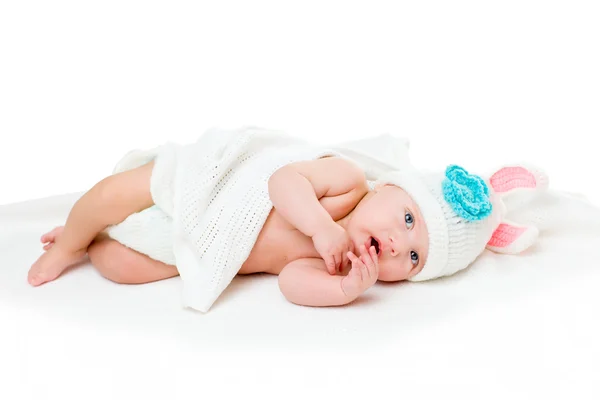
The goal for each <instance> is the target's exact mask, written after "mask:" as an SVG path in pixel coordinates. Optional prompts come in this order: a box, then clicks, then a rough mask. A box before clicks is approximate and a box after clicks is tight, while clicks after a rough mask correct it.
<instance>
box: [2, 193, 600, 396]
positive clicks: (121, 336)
mask: <svg viewBox="0 0 600 400" xmlns="http://www.w3.org/2000/svg"><path fill="white" fill-rule="evenodd" d="M80 195H81V194H80V193H75V194H70V195H65V196H58V197H52V198H48V199H41V200H35V201H30V202H26V203H18V204H12V205H6V206H2V207H0V317H1V319H2V329H0V354H1V357H0V360H1V361H0V366H1V367H0V377H2V378H1V379H2V384H0V399H25V398H44V399H54V398H56V399H58V398H61V399H68V398H86V399H96V398H98V399H100V398H103V399H104V398H111V399H120V398H123V399H125V398H139V399H145V398H161V399H167V398H168V399H176V398H190V399H191V398H195V399H197V398H203V395H204V394H206V393H207V392H208V391H209V390H217V392H218V393H220V394H223V395H225V394H233V395H236V394H238V395H241V394H248V393H257V394H259V395H260V396H261V398H309V397H308V396H310V398H315V399H318V398H325V397H326V396H328V398H366V397H375V396H377V397H376V398H400V397H402V396H408V397H411V398H433V397H435V398H463V399H464V398H485V399H496V398H498V399H501V398H502V399H505V398H511V399H515V398H516V399H525V398H577V399H593V398H599V397H598V396H599V395H600V390H599V387H598V379H597V377H598V375H599V373H600V361H599V360H600V322H599V320H598V315H599V313H598V312H599V311H600V291H599V290H598V287H599V285H600V266H599V260H600V235H599V233H598V232H600V231H599V230H598V225H597V222H598V221H600V219H598V214H596V215H595V217H594V218H596V220H595V221H592V220H591V219H588V221H592V222H590V223H589V224H587V225H585V226H583V225H575V226H573V224H571V225H569V224H566V223H564V226H563V227H562V229H559V230H557V231H555V232H551V233H550V234H549V233H546V234H545V235H543V236H542V239H541V240H540V242H539V243H538V244H537V245H535V246H534V247H533V248H532V249H531V250H530V251H528V252H527V253H526V254H524V255H520V256H504V255H497V254H491V253H489V252H488V253H485V254H484V256H483V257H481V258H480V259H479V260H478V261H477V262H476V263H475V264H474V265H473V266H472V267H470V268H468V269H467V270H465V271H462V272H460V273H458V274H457V275H455V276H452V277H449V278H444V279H439V280H435V281H429V282H418V283H411V282H404V283H396V284H377V286H376V287H374V288H372V289H371V290H370V291H369V292H368V294H367V295H366V296H365V298H364V299H362V300H360V301H358V302H357V303H355V304H353V305H350V306H347V307H340V308H323V309H317V308H304V307H298V306H295V305H292V304H290V303H287V302H286V301H285V300H284V298H283V297H282V296H281V294H280V293H279V289H278V287H277V280H276V279H277V278H276V277H275V276H268V275H265V276H250V277H237V278H236V279H234V281H233V283H232V284H231V285H230V287H228V288H227V290H226V292H225V293H226V294H227V295H226V296H222V297H221V298H219V299H218V300H217V302H216V303H215V304H214V306H213V308H212V309H211V313H208V314H202V313H199V312H195V311H193V310H190V309H184V308H182V307H181V299H180V284H181V282H180V279H179V278H174V279H171V280H167V281H163V282H157V283H152V284H147V285H140V286H123V285H117V284H114V283H112V282H109V281H107V280H105V279H103V278H102V277H100V276H99V275H98V273H97V272H96V271H95V270H94V269H93V268H91V267H90V266H89V265H85V264H84V265H83V266H81V267H78V268H75V269H73V270H71V271H68V272H67V273H65V274H64V275H63V276H62V277H60V278H59V279H58V280H57V281H55V282H52V283H49V284H47V285H44V286H42V287H39V288H32V287H30V286H28V284H27V282H26V275H27V271H28V269H29V266H30V265H31V263H33V262H34V260H35V259H36V258H37V257H38V256H39V255H40V253H41V251H42V250H41V244H40V243H39V237H40V236H41V234H42V233H44V232H46V231H47V230H49V229H51V228H52V227H54V226H56V225H61V224H63V223H64V221H65V218H66V216H67V214H68V212H69V209H70V207H71V206H72V204H73V203H74V202H75V201H76V199H77V198H78V197H79V196H80ZM573 201H576V200H573ZM576 208H577V209H582V208H581V206H579V205H578V207H576ZM574 209H575V208H574ZM574 209H573V210H574ZM573 210H571V211H573ZM596 211H597V210H596ZM566 220H568V219H566ZM566 220H565V221H566ZM571 220H572V221H575V219H571ZM579 222H581V221H579ZM381 396H383V397H381ZM415 396H416V397H415ZM440 396H443V397H440ZM507 396H510V397H507Z"/></svg>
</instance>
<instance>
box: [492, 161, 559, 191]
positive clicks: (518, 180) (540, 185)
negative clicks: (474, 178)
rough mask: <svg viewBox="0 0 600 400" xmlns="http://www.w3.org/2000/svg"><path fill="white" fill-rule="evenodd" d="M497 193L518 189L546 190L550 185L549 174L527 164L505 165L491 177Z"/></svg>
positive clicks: (493, 187)
mask: <svg viewBox="0 0 600 400" xmlns="http://www.w3.org/2000/svg"><path fill="white" fill-rule="evenodd" d="M489 182H490V185H491V186H492V189H494V191H495V192H496V193H499V194H502V193H509V192H512V191H515V190H517V189H524V190H538V191H541V190H545V189H546V188H547V187H548V175H546V173H545V172H543V171H541V170H540V169H539V168H536V167H529V166H525V165H510V166H504V167H502V168H500V169H499V170H498V171H496V172H495V173H494V174H493V175H492V176H491V177H490V179H489Z"/></svg>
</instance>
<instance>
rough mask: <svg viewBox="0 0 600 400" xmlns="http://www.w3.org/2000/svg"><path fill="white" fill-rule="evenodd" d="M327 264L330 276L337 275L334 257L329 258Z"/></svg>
mask: <svg viewBox="0 0 600 400" xmlns="http://www.w3.org/2000/svg"><path fill="white" fill-rule="evenodd" d="M325 263H326V264H327V271H328V272H329V274H330V275H333V274H335V259H334V258H333V256H327V257H326V260H325Z"/></svg>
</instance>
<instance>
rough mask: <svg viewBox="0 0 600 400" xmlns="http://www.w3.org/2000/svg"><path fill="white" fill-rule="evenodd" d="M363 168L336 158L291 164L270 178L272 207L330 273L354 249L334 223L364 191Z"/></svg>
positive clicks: (335, 270)
mask: <svg viewBox="0 0 600 400" xmlns="http://www.w3.org/2000/svg"><path fill="white" fill-rule="evenodd" d="M367 191H368V186H367V181H366V178H365V174H364V171H362V170H361V169H360V168H359V167H358V166H357V165H355V164H354V163H352V162H350V161H348V160H345V159H342V158H336V157H327V158H322V159H318V160H313V161H303V162H297V163H292V164H289V165H286V166H285V167H282V168H281V169H279V170H278V171H276V172H275V173H274V174H273V175H272V177H271V179H270V180H269V195H270V197H271V200H272V202H273V206H274V207H275V209H276V210H277V211H278V212H279V214H280V215H282V216H283V217H284V218H285V219H286V220H287V221H288V222H289V223H290V224H292V225H293V226H294V227H296V229H298V230H299V231H300V232H302V233H304V234H305V235H306V236H308V237H310V238H311V239H312V240H313V243H314V246H315V249H316V250H317V252H318V253H319V255H320V256H321V257H322V258H323V259H324V260H325V262H326V264H327V269H328V271H329V273H330V274H332V275H333V274H335V273H336V272H337V271H339V270H340V269H341V268H342V267H343V266H344V265H346V263H347V256H346V252H347V251H354V248H353V244H352V241H351V240H350V237H349V236H348V234H347V232H346V231H345V230H344V229H343V228H342V227H341V226H340V225H338V224H337V223H336V221H337V220H338V219H341V218H342V217H344V216H346V215H347V214H348V213H349V212H350V211H351V210H352V209H353V208H354V207H355V206H356V204H357V203H358V202H359V201H360V199H361V198H362V197H363V196H364V195H365V194H366V193H367Z"/></svg>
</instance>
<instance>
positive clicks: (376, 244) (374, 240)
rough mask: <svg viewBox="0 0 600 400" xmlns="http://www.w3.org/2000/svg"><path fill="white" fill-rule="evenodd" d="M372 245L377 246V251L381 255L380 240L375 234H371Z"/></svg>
mask: <svg viewBox="0 0 600 400" xmlns="http://www.w3.org/2000/svg"><path fill="white" fill-rule="evenodd" d="M370 246H373V247H375V251H376V252H377V255H379V249H380V246H379V241H378V240H377V239H376V238H374V237H373V236H371V244H370Z"/></svg>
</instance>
